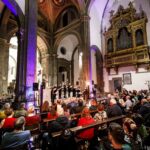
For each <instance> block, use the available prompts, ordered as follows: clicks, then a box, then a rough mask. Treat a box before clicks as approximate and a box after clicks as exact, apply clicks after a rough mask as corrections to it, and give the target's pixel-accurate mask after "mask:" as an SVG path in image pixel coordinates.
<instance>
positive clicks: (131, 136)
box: [123, 118, 142, 150]
mask: <svg viewBox="0 0 150 150" xmlns="http://www.w3.org/2000/svg"><path fill="white" fill-rule="evenodd" d="M123 129H124V132H125V134H126V136H125V141H127V142H128V143H130V144H131V145H132V149H133V150H141V149H142V139H141V137H140V135H139V134H138V132H137V125H136V123H135V122H134V121H133V120H132V119H131V118H125V120H124V122H123Z"/></svg>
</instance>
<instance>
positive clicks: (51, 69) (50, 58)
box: [48, 54, 53, 87]
mask: <svg viewBox="0 0 150 150" xmlns="http://www.w3.org/2000/svg"><path fill="white" fill-rule="evenodd" d="M48 82H49V86H50V87H51V86H53V54H49V77H48Z"/></svg>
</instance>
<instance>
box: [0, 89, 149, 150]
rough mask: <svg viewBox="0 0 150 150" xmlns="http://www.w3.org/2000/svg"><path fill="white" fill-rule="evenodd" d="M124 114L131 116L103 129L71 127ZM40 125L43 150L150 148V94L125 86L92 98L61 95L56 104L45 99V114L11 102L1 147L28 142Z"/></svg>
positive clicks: (4, 111) (2, 115) (1, 115)
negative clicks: (56, 133)
mask: <svg viewBox="0 0 150 150" xmlns="http://www.w3.org/2000/svg"><path fill="white" fill-rule="evenodd" d="M121 115H125V117H124V119H123V120H121V121H118V120H117V121H115V122H111V123H109V124H107V123H104V124H102V125H100V126H99V127H98V128H97V127H91V128H88V129H85V130H82V131H79V132H77V133H73V132H72V131H71V130H70V128H73V127H81V126H88V125H91V124H94V123H97V122H103V121H105V120H107V119H108V118H113V117H116V116H121ZM48 121H49V122H48ZM47 122H48V123H47ZM34 128H39V129H40V131H41V132H39V135H38V140H39V143H40V148H41V149H43V150H44V149H54V150H55V149H56V150H57V149H65V150H69V149H74V150H80V149H90V150H107V149H108V150H111V149H114V150H148V149H150V144H149V143H150V95H149V92H148V91H146V90H141V91H139V92H137V91H135V90H134V91H127V90H124V91H123V92H122V93H119V92H115V93H111V94H110V93H109V94H107V95H105V96H103V97H99V98H97V99H96V98H91V99H89V100H88V101H87V100H84V98H83V97H69V98H67V99H56V100H55V101H54V102H53V103H52V105H50V104H49V102H48V101H44V103H43V104H42V106H41V112H40V113H39V114H37V113H36V112H35V108H34V106H32V105H31V106H29V107H28V108H26V105H25V103H20V104H19V105H18V108H16V107H15V108H13V105H11V104H10V103H5V105H4V106H1V108H0V129H1V130H0V131H1V144H0V147H1V149H3V148H7V149H9V148H15V147H17V146H20V145H23V144H24V143H28V142H27V141H30V140H31V133H30V131H31V130H32V129H34ZM59 131H62V132H61V135H60V136H59V137H57V138H54V137H52V133H55V132H59ZM9 136H11V138H9ZM20 137H22V138H20Z"/></svg>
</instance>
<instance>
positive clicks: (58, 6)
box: [38, 0, 93, 24]
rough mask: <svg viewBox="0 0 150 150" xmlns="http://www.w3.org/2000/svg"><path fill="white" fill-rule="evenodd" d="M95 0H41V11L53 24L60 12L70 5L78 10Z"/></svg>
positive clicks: (39, 5)
mask: <svg viewBox="0 0 150 150" xmlns="http://www.w3.org/2000/svg"><path fill="white" fill-rule="evenodd" d="M92 1H93V0H39V3H38V9H39V12H40V13H41V14H42V15H43V16H45V18H47V20H48V21H50V22H51V23H52V24H54V22H55V21H56V18H57V17H58V16H59V14H60V13H61V12H62V11H63V10H64V9H65V8H67V7H69V6H75V7H76V9H77V10H78V11H80V12H81V11H82V10H83V9H84V8H85V7H88V6H89V4H90V2H92Z"/></svg>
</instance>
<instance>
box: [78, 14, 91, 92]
mask: <svg viewBox="0 0 150 150" xmlns="http://www.w3.org/2000/svg"><path fill="white" fill-rule="evenodd" d="M89 21H90V17H89V16H88V15H86V14H84V15H83V16H82V17H81V39H82V43H81V45H80V46H81V51H80V52H82V53H83V55H82V70H81V73H80V79H79V80H80V86H81V89H82V90H83V89H84V88H85V87H86V83H87V82H90V73H91V71H90V55H91V54H90V30H89Z"/></svg>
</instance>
